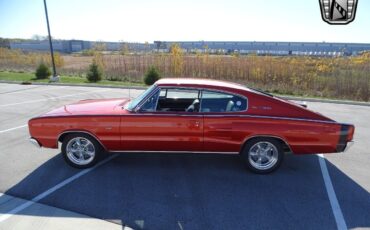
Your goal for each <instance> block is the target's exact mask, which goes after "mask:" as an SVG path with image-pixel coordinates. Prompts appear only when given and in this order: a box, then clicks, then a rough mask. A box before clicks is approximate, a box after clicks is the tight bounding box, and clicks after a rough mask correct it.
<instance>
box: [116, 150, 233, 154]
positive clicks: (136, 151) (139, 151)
mask: <svg viewBox="0 0 370 230" xmlns="http://www.w3.org/2000/svg"><path fill="white" fill-rule="evenodd" d="M109 152H110V153H201V154H203V153H206V154H212V153H213V154H239V153H238V152H207V151H146V150H145V151H144V150H132V151H127V150H125V151H109Z"/></svg>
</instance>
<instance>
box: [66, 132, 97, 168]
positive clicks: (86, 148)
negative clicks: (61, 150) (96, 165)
mask: <svg viewBox="0 0 370 230" xmlns="http://www.w3.org/2000/svg"><path fill="white" fill-rule="evenodd" d="M66 155H67V157H68V159H69V160H70V161H71V162H73V163H74V164H77V165H87V164H89V163H91V162H92V161H93V160H94V158H95V155H96V154H95V146H94V144H93V143H92V142H91V141H90V140H88V139H86V138H84V137H75V138H73V139H71V140H69V141H68V143H67V147H66Z"/></svg>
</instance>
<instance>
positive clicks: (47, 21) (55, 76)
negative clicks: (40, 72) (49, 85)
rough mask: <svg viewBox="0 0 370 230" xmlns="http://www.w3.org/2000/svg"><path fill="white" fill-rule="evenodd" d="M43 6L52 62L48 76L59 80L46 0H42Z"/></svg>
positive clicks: (52, 79) (53, 79) (51, 79)
mask: <svg viewBox="0 0 370 230" xmlns="http://www.w3.org/2000/svg"><path fill="white" fill-rule="evenodd" d="M44 8H45V16H46V25H47V27H48V35H49V46H50V54H51V62H52V65H53V76H52V77H51V78H50V81H59V76H57V72H56V70H55V61H54V50H53V43H52V42H51V35H50V26H49V16H48V8H47V7H46V0H44Z"/></svg>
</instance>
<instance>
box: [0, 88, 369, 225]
mask: <svg viewBox="0 0 370 230" xmlns="http://www.w3.org/2000/svg"><path fill="white" fill-rule="evenodd" d="M138 93H140V90H130V95H131V96H135V95H137V94H138ZM128 95H129V90H127V89H110V88H90V87H69V86H46V85H44V86H38V85H30V86H24V85H16V84H0V193H3V194H6V195H9V196H12V197H16V198H20V199H22V200H21V201H19V203H17V204H16V205H14V206H13V207H5V206H4V203H5V202H1V199H0V229H11V226H15V225H14V222H15V221H14V220H15V218H17V217H18V219H17V223H18V222H20V221H22V218H27V216H30V217H33V216H40V217H41V216H42V217H48V215H53V218H54V220H57V219H58V218H59V219H64V218H67V217H68V216H69V215H71V213H78V215H76V216H77V217H76V218H81V219H82V218H97V219H101V220H104V221H108V222H110V223H114V224H113V225H112V226H119V227H120V228H122V227H121V226H129V227H131V228H134V229H337V227H338V219H337V217H335V215H336V214H338V213H340V214H342V217H340V218H342V219H341V220H340V221H344V223H345V226H347V227H348V228H350V229H352V228H369V229H370V194H369V192H370V141H369V140H370V107H368V106H355V105H340V104H329V103H318V102H308V103H307V104H308V107H309V108H311V109H313V110H315V111H318V112H320V113H322V114H324V115H327V116H329V117H331V118H334V119H335V120H337V121H340V122H347V123H354V124H355V126H356V133H355V141H356V142H355V145H354V146H353V147H352V148H351V149H350V150H349V151H348V152H346V153H340V154H331V155H325V162H326V164H325V165H326V167H327V169H328V172H329V177H330V182H331V183H332V188H333V191H332V192H334V195H335V197H336V200H337V205H338V206H336V204H335V203H334V204H333V203H331V202H332V200H330V199H329V197H330V196H332V195H333V193H332V192H330V191H329V192H328V187H326V184H325V181H324V177H323V172H322V170H323V169H322V166H321V165H320V163H319V157H318V156H317V155H310V156H294V155H287V156H286V158H285V161H284V162H283V164H282V167H281V168H280V169H279V170H278V171H276V172H275V173H273V174H269V175H255V174H252V173H250V172H249V171H247V170H246V169H245V166H244V164H243V163H242V162H241V161H240V159H239V157H238V156H228V155H205V154H203V155H197V154H144V153H142V154H141V153H136V154H120V155H118V156H116V157H113V158H108V159H107V161H106V163H105V164H102V165H100V166H99V167H96V168H94V169H92V170H90V171H88V172H86V173H84V174H83V175H79V176H77V177H76V175H77V174H78V173H80V172H81V171H79V170H76V169H73V168H71V167H69V166H68V165H67V164H65V163H64V161H63V159H62V157H61V156H60V154H59V151H58V150H53V149H37V148H35V147H34V146H32V144H30V143H29V142H28V137H29V133H28V128H27V126H26V124H27V121H28V120H29V119H30V118H32V117H34V116H37V115H39V114H42V113H44V112H47V111H48V110H50V109H52V108H56V107H58V106H61V105H63V104H67V103H71V102H74V101H77V100H81V99H89V98H119V97H128ZM72 177H73V178H75V179H74V180H72V181H70V183H66V184H63V185H61V186H59V185H60V183H61V182H63V181H65V180H66V179H67V180H68V179H69V178H72ZM55 186H59V187H58V189H56V190H51V192H48V193H47V194H46V195H45V196H42V197H41V198H40V199H37V204H41V205H46V206H48V207H55V208H58V210H64V211H59V212H54V213H48V212H33V211H30V210H28V211H27V210H26V209H25V211H23V212H17V213H11V212H10V210H14V208H17V207H19V206H20V205H22V204H24V202H27V201H28V200H32V199H34V198H35V197H38V196H39V195H40V194H45V193H44V192H45V191H50V189H51V188H55ZM329 190H330V189H329ZM328 194H329V195H328ZM0 196H1V194H0ZM32 205H35V204H32ZM20 214H22V218H19V216H20ZM5 215H7V217H6V218H2V217H4V216H5ZM18 226H19V225H18ZM77 227H81V226H77Z"/></svg>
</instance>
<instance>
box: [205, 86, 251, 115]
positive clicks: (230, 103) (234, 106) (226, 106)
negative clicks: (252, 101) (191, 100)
mask: <svg viewBox="0 0 370 230" xmlns="http://www.w3.org/2000/svg"><path fill="white" fill-rule="evenodd" d="M201 99H202V100H201V109H200V110H201V112H205V113H207V112H210V113H212V112H220V113H221V112H238V111H245V110H247V98H245V97H242V96H239V95H234V94H231V93H225V92H217V91H208V90H204V91H202V97H201Z"/></svg>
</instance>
